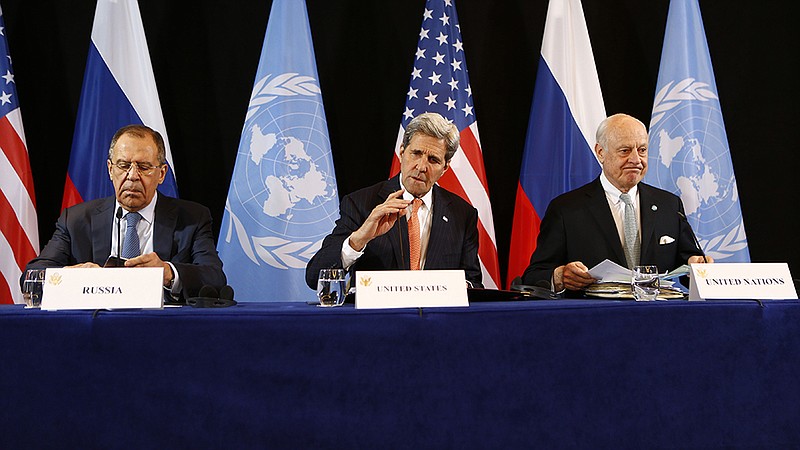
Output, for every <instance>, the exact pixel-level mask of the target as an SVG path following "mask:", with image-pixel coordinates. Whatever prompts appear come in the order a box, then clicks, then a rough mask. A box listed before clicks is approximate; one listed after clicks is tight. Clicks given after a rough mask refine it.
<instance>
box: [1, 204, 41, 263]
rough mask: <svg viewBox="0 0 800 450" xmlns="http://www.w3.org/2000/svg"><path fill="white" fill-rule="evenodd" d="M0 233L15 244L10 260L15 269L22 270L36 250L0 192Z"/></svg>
mask: <svg viewBox="0 0 800 450" xmlns="http://www.w3.org/2000/svg"><path fill="white" fill-rule="evenodd" d="M0 231H2V232H3V235H4V236H5V238H6V240H7V241H8V242H16V246H15V248H14V251H13V252H12V254H13V258H12V259H13V260H14V261H15V262H16V264H17V267H19V268H20V269H22V268H24V267H25V264H27V263H28V261H30V260H31V259H33V258H34V257H35V256H36V250H35V249H34V248H33V245H31V241H30V239H29V238H28V234H27V233H26V229H25V228H23V226H22V224H21V223H20V222H19V220H18V218H17V214H16V212H15V211H14V208H12V206H11V204H10V203H9V202H8V199H7V198H6V195H5V191H0ZM4 260H5V258H4Z"/></svg>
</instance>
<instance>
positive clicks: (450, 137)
mask: <svg viewBox="0 0 800 450" xmlns="http://www.w3.org/2000/svg"><path fill="white" fill-rule="evenodd" d="M417 133H422V134H424V135H425V136H430V137H434V138H436V139H444V143H445V153H444V160H445V161H446V162H450V160H451V159H452V158H453V155H455V154H456V150H458V145H459V143H460V142H461V135H460V134H459V133H458V128H456V126H455V125H453V123H451V122H448V121H447V119H445V118H444V117H442V116H441V114H437V113H430V112H428V113H423V114H420V115H418V116H417V117H414V118H413V119H411V122H409V123H408V126H406V131H405V133H403V148H406V147H408V144H409V143H410V142H411V138H413V137H414V135H415V134H417Z"/></svg>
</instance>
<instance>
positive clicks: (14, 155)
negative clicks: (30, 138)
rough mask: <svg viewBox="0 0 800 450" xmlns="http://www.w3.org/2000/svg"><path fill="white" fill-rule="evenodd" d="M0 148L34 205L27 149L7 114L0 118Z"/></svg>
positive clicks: (34, 197) (34, 199)
mask: <svg viewBox="0 0 800 450" xmlns="http://www.w3.org/2000/svg"><path fill="white" fill-rule="evenodd" d="M0 149H2V151H3V153H5V155H6V158H8V161H9V162H10V163H11V167H13V168H14V171H16V172H17V176H18V177H19V179H20V180H22V184H23V185H24V186H25V190H26V191H27V192H28V197H30V199H31V203H33V206H34V207H36V194H35V192H34V190H33V176H32V175H31V165H30V161H29V160H28V151H27V150H26V148H25V143H24V142H22V139H20V137H19V135H18V134H17V130H15V129H14V127H13V126H12V125H11V122H9V121H8V116H6V117H3V118H2V119H0Z"/></svg>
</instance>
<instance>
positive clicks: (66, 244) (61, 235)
mask: <svg viewBox="0 0 800 450" xmlns="http://www.w3.org/2000/svg"><path fill="white" fill-rule="evenodd" d="M69 211H70V209H69V208H67V209H65V210H64V211H63V212H62V213H61V216H59V218H58V220H57V221H56V231H55V233H53V237H51V238H50V241H49V242H48V243H47V245H46V246H45V247H44V249H42V251H41V253H39V256H37V257H36V258H34V259H32V260H31V261H30V262H29V263H28V264H27V266H26V267H25V268H26V270H27V269H40V268H46V267H64V266H70V265H73V264H78V263H79V262H86V261H77V260H76V259H75V256H73V254H72V235H70V232H69V227H68V226H67V220H68V215H69Z"/></svg>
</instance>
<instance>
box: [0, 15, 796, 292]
mask: <svg viewBox="0 0 800 450" xmlns="http://www.w3.org/2000/svg"><path fill="white" fill-rule="evenodd" d="M0 4H2V6H3V17H4V19H5V23H6V30H5V31H6V36H7V37H8V40H9V45H10V48H11V55H12V56H13V58H14V69H15V76H16V82H17V93H18V95H19V98H20V102H21V105H22V117H23V122H24V126H25V131H26V136H27V142H28V149H29V152H30V155H31V165H32V170H33V174H34V181H35V187H36V195H37V203H38V214H39V228H40V240H41V241H42V245H44V243H46V242H47V240H48V239H49V238H50V236H51V234H52V232H53V224H54V222H55V219H56V218H57V216H58V214H59V209H60V205H61V196H62V193H63V186H64V180H65V174H66V168H67V162H68V159H69V150H70V146H71V143H72V133H73V127H74V124H75V114H76V110H77V105H78V101H79V98H80V91H81V82H82V80H83V72H84V68H85V63H86V55H87V52H88V47H89V40H90V35H91V28H92V20H93V16H94V8H95V2H94V1H91V0H76V1H70V2H64V1H61V0H40V1H30V0H2V1H1V2H0ZM139 4H140V9H141V12H142V19H143V21H144V28H145V33H146V34H147V40H148V44H149V47H150V56H151V59H152V63H153V70H154V72H155V78H156V84H157V86H158V90H159V94H160V98H161V104H162V108H163V113H164V119H165V121H166V125H167V132H168V135H169V140H170V144H171V145H172V152H173V158H174V162H175V165H176V167H177V170H176V172H177V177H178V188H179V190H180V192H181V197H183V198H187V199H191V200H195V201H199V202H202V203H204V204H206V205H207V206H208V207H209V208H211V212H212V215H213V216H214V220H215V232H216V233H217V234H218V233H219V226H220V221H221V220H222V213H223V208H224V205H225V197H226V195H227V191H228V185H229V182H230V176H231V173H232V171H233V163H234V157H235V153H236V149H237V147H238V143H239V137H240V133H241V129H242V125H243V123H244V114H245V110H246V108H247V104H248V101H249V96H250V91H251V89H252V85H253V81H254V78H255V72H256V68H257V65H258V58H259V55H260V51H261V46H262V44H263V39H264V32H265V30H266V26H267V19H268V16H269V9H270V5H271V2H270V1H267V0H240V1H234V2H219V1H214V0H195V1H193V2H191V3H188V5H191V6H190V7H186V5H187V3H186V2H177V1H163V0H140V2H139ZM307 4H308V5H307V6H308V14H309V21H310V23H311V31H312V35H313V38H314V45H315V50H316V58H317V67H318V72H319V77H320V83H321V87H322V95H323V101H324V104H325V110H326V114H327V118H328V128H329V134H330V139H331V144H332V149H333V156H334V163H335V167H336V175H337V180H338V184H339V193H340V195H341V194H344V193H347V192H350V191H352V190H355V189H357V188H359V187H362V186H365V185H368V184H371V183H373V182H375V181H378V180H380V179H384V178H386V176H387V175H388V171H389V166H390V160H391V154H392V149H393V146H394V143H395V139H396V136H397V130H398V126H399V123H400V117H401V113H402V111H403V105H404V101H405V93H406V91H407V88H408V82H409V77H410V73H411V67H412V63H413V59H414V56H413V55H414V51H415V49H416V43H417V37H418V36H417V35H418V32H419V27H420V24H421V21H422V9H423V5H424V1H422V0H415V1H410V0H335V1H330V0H308V2H307ZM456 5H457V7H458V14H459V22H460V24H461V30H462V35H463V40H464V50H465V54H466V58H467V64H468V67H469V70H470V81H471V85H472V88H473V94H474V106H475V112H476V117H477V119H478V128H479V131H480V137H481V143H482V147H483V154H484V163H485V165H486V171H487V177H488V183H489V191H490V198H491V201H492V209H493V213H494V220H495V229H496V234H497V236H496V237H497V244H498V251H499V254H500V266H501V270H502V272H503V274H505V268H506V265H507V259H508V245H509V236H510V233H511V221H512V217H513V209H514V196H515V192H516V185H517V179H518V176H519V166H520V159H521V157H522V148H523V145H524V140H525V133H526V128H527V122H528V115H529V110H530V105H531V98H532V94H533V86H534V82H535V73H536V66H537V63H538V58H539V50H540V47H541V39H542V33H543V29H544V21H545V15H546V12H547V1H545V0H536V1H534V0H506V1H485V0H457V2H456ZM790 5H791V3H790V2H788V1H768V2H764V1H762V2H753V1H747V2H744V1H710V0H706V1H702V2H701V5H700V6H701V10H702V14H703V20H704V22H705V28H706V35H707V39H708V45H709V48H710V51H711V58H712V62H713V65H714V70H715V73H716V82H717V87H718V91H719V96H720V100H721V103H722V112H723V116H724V118H725V123H726V127H727V132H728V139H729V143H730V147H731V153H732V158H733V164H734V169H735V173H736V177H737V181H738V187H739V194H740V198H741V204H742V209H743V213H744V220H745V226H746V230H747V234H748V241H749V244H750V254H751V258H752V260H753V261H754V262H772V261H788V262H789V264H790V267H791V269H792V271H793V273H794V276H795V277H798V276H800V256H798V254H797V253H798V250H799V249H800V245H798V244H799V243H800V239H798V233H797V232H796V231H795V230H797V228H798V225H800V223H798V220H797V219H798V213H797V206H796V200H795V195H796V194H797V185H798V183H797V176H796V174H795V173H796V170H797V167H798V163H799V162H800V160H799V158H798V156H797V143H796V133H797V130H799V129H800V120H798V118H799V115H798V112H797V108H796V105H797V104H798V101H800V95H798V88H797V80H796V78H797V77H796V76H795V74H796V70H794V68H796V67H797V66H798V32H797V30H798V28H800V27H798V26H797V23H796V22H797V17H796V15H794V14H790V11H791V10H793V8H791V7H790ZM668 6H669V2H668V0H602V1H601V0H584V1H583V8H584V13H585V15H586V21H587V25H588V28H589V34H590V37H591V40H592V45H593V48H594V55H595V60H596V63H597V70H598V73H599V77H600V84H601V87H602V90H603V97H604V99H605V105H606V111H607V112H608V113H609V114H610V113H614V112H627V113H630V114H632V115H634V116H637V117H639V118H641V119H642V120H643V121H644V122H645V123H648V122H649V118H650V109H651V105H652V101H653V96H654V92H655V84H656V79H657V76H658V67H659V60H660V56H661V45H662V41H663V36H664V26H665V23H666V17H667V10H668ZM773 211H777V212H773Z"/></svg>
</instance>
